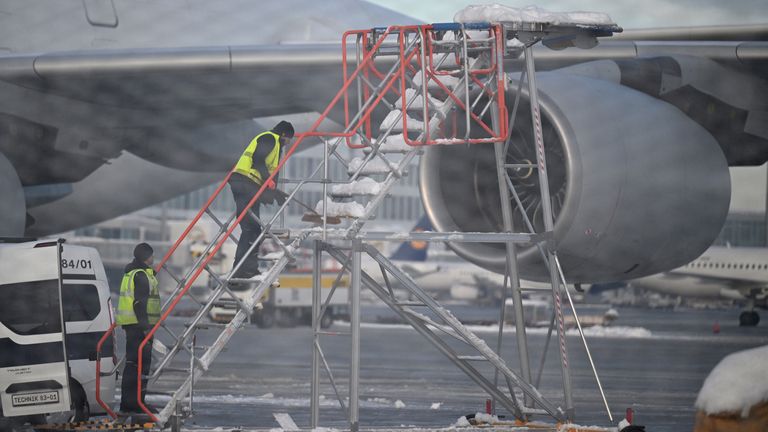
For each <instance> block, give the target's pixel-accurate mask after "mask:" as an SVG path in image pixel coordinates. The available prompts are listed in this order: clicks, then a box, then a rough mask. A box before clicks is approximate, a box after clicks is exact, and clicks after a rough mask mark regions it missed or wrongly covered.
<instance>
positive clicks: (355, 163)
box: [347, 158, 397, 176]
mask: <svg viewBox="0 0 768 432" xmlns="http://www.w3.org/2000/svg"><path fill="white" fill-rule="evenodd" d="M364 163H365V161H364V159H361V158H354V159H352V160H351V161H350V162H349V166H348V167H347V173H348V174H349V175H352V174H354V173H355V172H356V171H357V170H358V169H359V168H360V167H361V166H363V164H364ZM396 169H397V164H396V163H394V162H390V163H389V165H387V163H386V162H384V161H383V160H381V159H379V158H374V159H371V160H370V161H368V162H367V163H365V166H363V168H362V169H361V170H360V175H363V176H366V175H374V174H389V173H390V172H392V171H394V170H396Z"/></svg>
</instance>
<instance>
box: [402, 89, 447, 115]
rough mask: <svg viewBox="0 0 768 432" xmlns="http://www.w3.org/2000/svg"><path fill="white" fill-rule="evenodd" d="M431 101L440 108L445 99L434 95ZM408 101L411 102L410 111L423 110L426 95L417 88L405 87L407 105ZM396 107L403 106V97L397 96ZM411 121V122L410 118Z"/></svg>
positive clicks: (430, 98)
mask: <svg viewBox="0 0 768 432" xmlns="http://www.w3.org/2000/svg"><path fill="white" fill-rule="evenodd" d="M417 84H418V83H417ZM414 97H415V99H414ZM411 99H413V102H410V101H411ZM429 101H430V102H431V103H432V105H433V107H434V108H435V109H440V108H441V107H442V106H443V101H441V100H439V99H437V98H434V97H432V96H429ZM408 102H410V103H411V104H410V105H408V111H411V110H418V111H422V110H423V109H424V96H423V95H422V94H421V92H417V91H416V90H415V89H412V88H408V89H405V103H406V105H407V104H408ZM395 107H396V108H400V109H402V108H403V98H401V97H400V98H397V101H395ZM409 123H410V120H409Z"/></svg>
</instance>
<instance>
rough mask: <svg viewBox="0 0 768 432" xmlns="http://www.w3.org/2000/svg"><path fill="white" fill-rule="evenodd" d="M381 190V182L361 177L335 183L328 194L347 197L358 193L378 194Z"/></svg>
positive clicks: (335, 196)
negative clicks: (347, 181)
mask: <svg viewBox="0 0 768 432" xmlns="http://www.w3.org/2000/svg"><path fill="white" fill-rule="evenodd" d="M380 192H381V184H380V183H379V182H377V181H376V180H374V179H372V178H370V177H362V178H359V179H358V180H355V181H352V182H349V183H343V184H337V185H334V186H333V187H332V188H331V193H330V196H331V197H334V198H349V197H352V196H358V195H378V194H379V193H380Z"/></svg>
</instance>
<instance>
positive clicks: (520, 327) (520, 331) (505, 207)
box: [491, 107, 532, 406]
mask: <svg viewBox="0 0 768 432" xmlns="http://www.w3.org/2000/svg"><path fill="white" fill-rule="evenodd" d="M498 113H499V110H498V108H497V107H494V108H492V109H491V120H492V121H493V125H494V129H497V130H498V128H499V124H500V120H501V119H499V114H498ZM504 147H505V145H504V143H503V142H497V143H494V145H493V149H494V151H495V153H496V177H497V179H498V184H499V198H500V200H501V214H502V218H503V220H504V231H506V232H514V231H513V230H514V226H513V225H512V206H511V201H510V197H509V189H507V182H506V172H507V171H506V170H507V169H506V167H505V166H504V164H505V163H506V155H505V154H504ZM506 246H507V257H506V258H507V271H508V273H509V282H510V292H511V294H512V301H513V302H514V304H513V307H514V308H515V330H516V333H515V336H516V338H517V352H518V354H519V357H520V372H521V373H522V377H523V380H525V382H527V383H529V384H530V383H531V382H532V380H531V366H530V362H529V356H528V338H527V337H526V334H525V317H524V316H523V296H522V294H521V292H520V276H519V274H518V272H517V249H516V247H515V244H514V243H513V242H509V243H507V244H506ZM499 325H500V326H502V325H503V323H500V324H499ZM499 355H501V353H499ZM529 403H530V399H529V398H528V396H527V395H526V397H525V402H524V404H525V406H529Z"/></svg>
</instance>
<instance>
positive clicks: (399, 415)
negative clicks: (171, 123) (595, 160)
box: [149, 306, 768, 432]
mask: <svg viewBox="0 0 768 432" xmlns="http://www.w3.org/2000/svg"><path fill="white" fill-rule="evenodd" d="M450 309H451V310H452V311H453V312H454V313H455V314H456V315H457V316H458V317H459V318H460V319H462V320H466V321H473V322H483V321H486V320H492V319H493V318H494V317H495V316H496V314H497V313H498V311H497V310H496V309H491V308H481V307H468V306H451V307H450ZM580 311H581V312H582V313H600V312H602V311H604V310H603V308H600V307H594V308H591V309H590V308H586V309H580ZM619 313H620V317H619V319H618V321H617V322H616V327H612V328H611V327H608V328H598V329H592V330H588V332H587V337H588V338H589V339H588V340H589V341H590V342H591V344H590V348H591V350H592V355H593V357H594V358H595V362H596V363H597V367H598V370H599V372H600V374H601V380H602V382H603V385H604V386H605V388H606V393H607V397H608V401H609V403H610V405H611V408H612V411H613V413H614V416H615V417H616V418H620V417H621V416H623V413H624V411H625V409H626V408H627V407H633V408H634V410H635V413H636V420H637V422H638V423H640V424H645V425H646V426H648V430H651V431H654V432H665V431H670V432H671V431H679V430H691V429H692V427H693V420H694V412H695V409H694V407H693V405H694V401H695V399H696V395H697V393H698V391H699V389H700V388H701V385H702V382H703V381H704V378H705V377H706V376H707V374H708V373H709V371H710V370H711V369H712V368H713V367H714V366H715V365H716V364H717V363H718V362H719V361H720V360H721V359H722V358H723V357H725V356H726V355H727V354H729V353H732V352H734V351H739V350H742V349H747V348H751V347H755V346H759V345H765V344H768V327H766V326H763V325H762V324H761V326H760V327H757V328H753V329H743V328H739V327H738V326H737V325H736V318H737V316H738V311H693V310H687V311H679V312H675V311H669V310H663V311H660V310H643V309H619ZM389 318H391V315H390V312H389V311H388V310H387V309H386V308H384V307H378V306H366V307H365V308H364V310H363V321H364V322H365V324H364V326H363V329H362V332H363V341H362V349H363V351H362V359H361V364H362V370H361V387H360V396H361V401H360V422H361V428H364V429H367V428H376V429H382V428H384V429H386V428H393V429H399V428H429V429H437V428H446V427H450V426H451V425H453V424H455V422H456V419H457V418H458V417H459V416H461V415H464V414H469V413H475V412H477V411H482V410H483V409H484V405H485V399H486V397H485V395H484V393H483V392H482V391H481V390H480V389H479V388H477V387H476V386H475V385H474V383H473V382H472V381H470V380H469V379H468V378H466V377H465V376H464V375H463V374H462V373H461V372H460V371H458V370H457V369H456V368H455V367H454V366H453V365H452V364H451V363H450V362H449V361H447V360H445V359H444V358H443V357H442V356H441V355H440V354H439V353H438V352H437V351H436V350H435V349H434V348H433V347H432V346H431V345H430V344H429V343H427V342H425V341H424V340H423V339H422V338H421V336H419V335H418V333H416V332H415V331H413V330H411V329H410V328H408V327H407V326H402V325H399V324H377V323H375V322H376V321H378V320H379V319H389ZM714 321H719V324H720V327H721V331H720V333H719V334H717V335H715V334H712V325H713V323H714ZM182 323H183V319H181V318H180V319H178V320H177V322H176V323H175V325H176V326H178V327H179V328H181V325H182ZM334 328H335V329H338V330H343V326H342V325H340V324H336V325H334ZM471 328H472V330H473V331H475V332H476V333H477V335H478V336H480V337H481V338H483V339H484V340H486V341H487V342H488V344H489V345H490V346H492V347H493V346H495V336H496V328H495V327H493V326H489V325H472V326H471ZM528 333H529V335H530V350H531V364H532V365H534V366H535V365H538V364H539V361H540V358H541V353H542V349H543V345H544V339H545V335H546V333H545V330H542V329H531V330H530V331H529V332H528ZM208 339H210V338H209V337H203V336H200V337H198V344H207V343H208V342H209V341H208ZM514 340H515V335H514V333H513V332H511V331H510V332H508V333H507V336H506V338H505V340H504V349H503V357H504V358H505V359H506V360H507V361H508V363H509V364H510V367H512V368H513V369H517V367H518V366H517V360H516V358H517V352H516V350H515V346H514ZM567 343H568V348H569V353H570V363H571V365H572V368H573V372H572V375H573V386H574V388H575V392H576V396H575V400H576V413H577V418H576V421H577V422H578V423H581V424H599V425H607V418H606V415H605V412H604V410H603V408H602V402H601V401H600V398H599V396H598V394H597V391H596V386H595V383H594V380H593V379H592V377H591V374H590V371H589V365H588V363H587V360H586V356H585V354H584V350H583V348H582V347H581V346H580V345H579V338H578V337H577V336H575V335H570V336H569V337H568V338H567ZM310 344H311V334H310V332H309V329H308V328H305V327H296V328H276V329H271V330H260V329H257V328H254V327H248V328H246V329H244V330H243V331H242V332H241V333H239V334H237V335H236V336H235V338H234V339H233V341H232V343H230V345H229V346H228V347H227V351H226V352H224V353H222V355H221V356H220V361H219V362H217V363H216V364H215V365H214V367H213V369H212V370H211V371H210V373H209V375H207V376H206V377H204V378H203V380H202V381H201V382H200V383H199V386H198V387H197V388H198V392H197V393H196V395H195V407H194V408H195V412H196V415H195V416H194V417H193V418H192V419H191V420H189V421H188V423H187V428H190V429H207V430H210V429H213V428H216V427H219V426H221V427H222V428H223V429H220V430H230V429H231V428H233V427H244V428H246V429H251V428H253V429H261V430H264V429H267V430H268V429H270V428H278V427H279V425H278V423H277V421H276V420H275V417H274V415H273V414H275V413H287V414H289V415H290V416H291V418H292V419H293V420H294V421H295V422H296V424H297V425H298V426H299V427H303V428H306V427H307V426H308V423H309V390H310V389H309V373H310V370H309V360H310V353H311V351H310V346H311V345H310ZM554 346H555V344H553V346H551V347H550V349H551V351H550V353H549V355H548V358H547V363H546V370H545V372H544V375H543V378H542V390H543V393H544V394H545V396H547V397H549V398H551V399H553V400H554V401H556V402H558V403H560V400H561V397H562V395H561V391H560V390H559V389H560V387H561V385H562V378H561V375H560V369H559V362H558V359H557V352H556V351H555V349H554ZM323 348H324V350H325V354H326V356H327V358H328V361H329V362H330V363H331V365H332V367H333V373H334V375H335V376H336V377H337V379H338V383H339V384H340V390H341V391H346V386H347V380H346V376H347V374H348V364H347V362H346V359H347V358H348V352H349V339H348V337H345V336H338V337H325V338H324V339H323ZM490 376H491V377H492V374H491V375H490ZM180 379H181V376H179V377H178V378H176V379H174V380H173V381H174V382H178V380H180ZM170 384H171V382H170V381H166V382H165V383H162V384H160V383H159V384H158V385H156V386H155V387H153V388H152V390H154V391H167V390H170V389H171V385H170ZM321 393H322V394H323V396H324V399H323V402H322V407H321V425H322V426H325V427H330V428H339V429H343V428H344V426H345V420H344V413H343V411H342V410H341V409H340V408H339V403H338V401H337V400H336V397H335V396H334V393H333V389H332V388H331V387H330V385H328V384H327V383H325V384H324V385H323V387H322V392H321ZM149 400H150V401H151V402H152V403H154V404H161V403H162V402H164V401H165V400H167V396H163V395H160V394H152V395H150V396H149Z"/></svg>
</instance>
